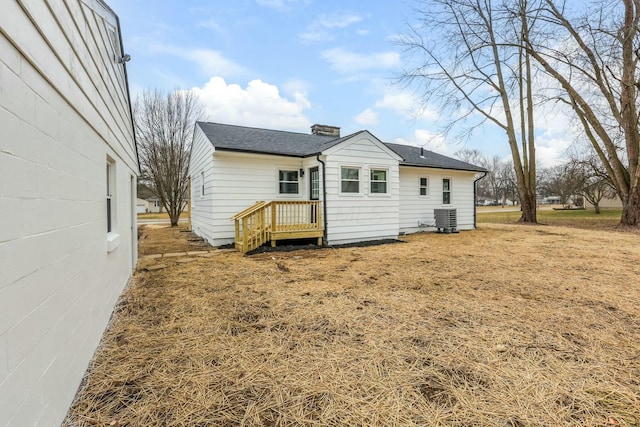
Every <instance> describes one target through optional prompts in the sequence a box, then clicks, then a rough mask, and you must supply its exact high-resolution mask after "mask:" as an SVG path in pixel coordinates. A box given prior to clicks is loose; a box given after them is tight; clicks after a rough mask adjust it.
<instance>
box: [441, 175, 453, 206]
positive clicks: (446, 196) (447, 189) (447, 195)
mask: <svg viewBox="0 0 640 427" xmlns="http://www.w3.org/2000/svg"><path fill="white" fill-rule="evenodd" d="M442 204H443V205H450V204H451V179H450V178H442Z"/></svg>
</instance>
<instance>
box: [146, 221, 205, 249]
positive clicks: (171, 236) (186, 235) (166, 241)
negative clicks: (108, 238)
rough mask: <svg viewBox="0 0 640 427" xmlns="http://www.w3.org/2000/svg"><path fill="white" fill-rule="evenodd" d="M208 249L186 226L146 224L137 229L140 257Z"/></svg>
mask: <svg viewBox="0 0 640 427" xmlns="http://www.w3.org/2000/svg"><path fill="white" fill-rule="evenodd" d="M207 248H209V245H208V244H207V243H206V242H204V241H203V240H202V239H201V238H199V237H198V236H196V235H195V234H193V233H191V232H190V231H189V230H188V229H187V226H186V225H184V224H181V225H180V226H178V227H171V226H169V225H156V224H147V225H141V226H139V227H138V254H139V255H140V256H141V257H144V256H145V255H151V254H161V253H165V252H186V251H199V250H202V249H207Z"/></svg>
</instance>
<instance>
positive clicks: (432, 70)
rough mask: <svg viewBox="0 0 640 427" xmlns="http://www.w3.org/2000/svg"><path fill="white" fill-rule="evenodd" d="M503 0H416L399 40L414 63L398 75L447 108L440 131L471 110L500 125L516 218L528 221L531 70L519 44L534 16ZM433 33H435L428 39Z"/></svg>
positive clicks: (532, 170)
mask: <svg viewBox="0 0 640 427" xmlns="http://www.w3.org/2000/svg"><path fill="white" fill-rule="evenodd" d="M532 1H535V0H532ZM506 3H507V2H505V3H503V2H499V4H494V3H493V2H492V1H491V0H420V1H418V6H417V9H416V15H417V16H418V17H419V21H418V22H417V23H416V24H413V25H410V27H409V34H408V35H407V36H406V37H404V38H402V39H401V40H400V44H401V45H403V46H404V47H405V49H406V51H407V53H408V57H409V58H408V60H409V61H412V60H413V61H416V63H415V64H413V65H410V66H409V67H408V70H406V71H404V72H403V73H402V75H401V78H400V80H401V81H402V82H405V83H406V84H408V85H415V86H417V87H418V88H419V90H421V95H422V96H423V100H424V102H425V104H428V103H429V102H434V101H435V102H437V103H439V104H440V106H441V108H442V109H443V110H449V113H450V116H452V117H454V119H453V120H451V121H450V122H449V124H448V126H447V128H446V129H445V131H450V130H451V129H452V128H453V126H454V125H456V124H459V123H460V122H461V121H463V120H465V119H469V118H470V117H471V116H472V115H479V116H480V117H482V121H481V122H480V123H479V124H481V123H484V122H489V123H492V124H494V125H496V126H498V127H499V128H501V129H502V130H504V132H505V133H506V137H507V142H508V144H509V147H510V149H511V156H512V158H513V170H514V174H515V176H516V183H517V189H518V193H519V199H520V201H521V203H522V215H521V218H520V221H522V222H533V223H535V222H536V164H535V145H534V124H533V105H534V102H533V88H532V79H533V69H532V63H531V60H530V54H529V52H528V51H527V50H525V49H523V48H522V44H523V40H524V39H525V38H530V37H531V36H530V35H529V33H530V30H531V22H532V21H535V19H532V18H530V16H531V14H530V13H529V5H528V0H518V1H517V2H515V3H514V4H515V5H516V7H517V10H516V11H515V12H516V13H514V11H513V10H510V9H508V8H507V7H511V5H507V4H506ZM436 32H440V36H441V37H440V38H435V37H433V35H434V34H436ZM461 111H463V113H461ZM464 111H467V113H464ZM479 124H477V125H479ZM473 127H474V126H471V127H470V128H469V129H470V130H472V129H473Z"/></svg>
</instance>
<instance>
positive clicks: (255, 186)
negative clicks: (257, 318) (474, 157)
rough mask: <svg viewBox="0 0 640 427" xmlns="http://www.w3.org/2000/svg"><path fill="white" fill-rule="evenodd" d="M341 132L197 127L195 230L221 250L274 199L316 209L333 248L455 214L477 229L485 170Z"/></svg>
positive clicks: (463, 226) (461, 226) (464, 226)
mask: <svg viewBox="0 0 640 427" xmlns="http://www.w3.org/2000/svg"><path fill="white" fill-rule="evenodd" d="M339 132H340V131H339V128H335V127H331V126H324V125H314V126H313V127H312V133H311V134H303V133H294V132H283V131H276V130H268V129H256V128H249V127H242V126H232V125H225V124H217V123H204V122H198V123H197V124H196V127H195V131H194V137H193V144H192V148H191V149H192V152H191V163H190V169H189V170H190V177H191V184H192V185H191V188H192V194H191V205H192V211H191V222H192V228H193V231H194V232H195V233H196V234H198V235H200V236H202V237H204V238H205V239H206V240H207V241H209V242H210V243H211V244H212V245H214V246H219V245H223V244H228V243H232V242H234V240H235V239H236V235H235V228H234V222H233V221H231V220H230V218H232V217H233V216H234V215H237V214H238V213H240V212H242V211H244V210H246V209H247V208H249V207H251V206H252V205H254V204H255V203H256V202H257V201H271V200H278V201H306V200H312V201H313V200H317V201H318V202H319V203H320V205H319V206H321V208H320V209H321V212H320V214H321V215H319V216H321V217H322V218H323V224H321V225H320V226H321V227H320V228H322V230H323V232H324V236H323V237H324V242H325V243H327V244H330V245H334V244H343V243H352V242H361V241H369V240H381V239H395V238H397V237H398V235H399V234H401V233H412V232H417V231H421V230H435V229H436V224H435V217H434V212H435V210H436V209H451V210H452V209H455V211H456V216H457V227H455V228H457V229H458V230H468V229H472V228H474V226H475V204H474V188H475V186H474V183H475V180H476V179H477V178H478V177H480V176H481V175H482V173H483V172H484V169H482V168H480V167H477V166H474V165H471V164H468V163H465V162H462V161H459V160H456V159H452V158H449V157H446V156H442V155H439V154H436V153H433V152H430V151H426V150H423V149H421V148H418V147H412V146H407V145H399V144H389V143H384V142H382V141H380V140H379V139H378V138H376V137H375V136H374V135H373V134H371V133H370V132H368V131H366V130H365V131H360V132H357V133H355V134H352V135H348V136H345V137H340V134H339ZM274 212H275V210H274ZM313 212H314V211H312V214H311V217H315V216H316V214H314V213H313Z"/></svg>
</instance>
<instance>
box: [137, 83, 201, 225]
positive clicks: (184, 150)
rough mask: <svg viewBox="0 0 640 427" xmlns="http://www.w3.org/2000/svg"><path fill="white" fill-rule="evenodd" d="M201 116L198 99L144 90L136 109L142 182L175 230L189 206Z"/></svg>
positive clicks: (178, 94) (180, 92) (178, 92)
mask: <svg viewBox="0 0 640 427" xmlns="http://www.w3.org/2000/svg"><path fill="white" fill-rule="evenodd" d="M202 115H203V109H202V107H201V105H200V104H199V102H198V100H197V98H196V96H195V95H194V94H193V93H192V92H188V91H178V90H175V91H172V92H169V93H162V92H160V91H158V90H145V91H144V93H143V94H142V96H141V97H140V96H139V97H138V99H136V102H135V105H134V117H135V131H136V138H137V142H138V153H139V156H140V166H141V169H142V176H141V181H143V182H144V183H145V184H147V186H148V187H149V188H150V189H151V190H152V191H153V192H154V193H155V194H156V196H157V197H158V198H159V199H160V203H161V204H162V206H164V208H165V209H166V211H167V212H168V213H169V219H170V220H171V226H172V227H175V226H177V225H178V220H179V218H180V214H181V213H182V211H183V210H184V208H185V207H186V205H187V200H188V189H187V187H188V168H189V155H190V144H191V138H192V134H193V129H194V125H195V121H196V120H198V119H199V118H200V117H201V116H202Z"/></svg>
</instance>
